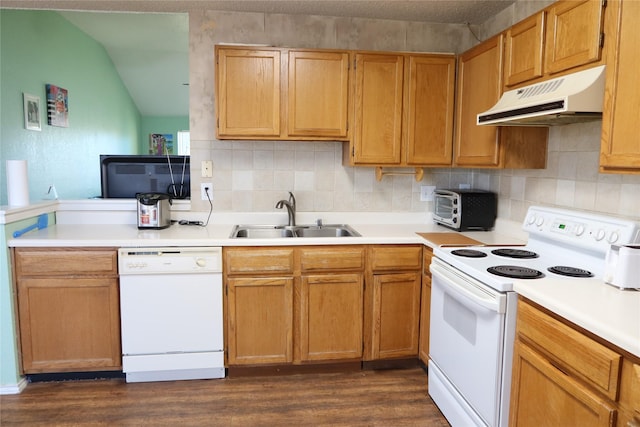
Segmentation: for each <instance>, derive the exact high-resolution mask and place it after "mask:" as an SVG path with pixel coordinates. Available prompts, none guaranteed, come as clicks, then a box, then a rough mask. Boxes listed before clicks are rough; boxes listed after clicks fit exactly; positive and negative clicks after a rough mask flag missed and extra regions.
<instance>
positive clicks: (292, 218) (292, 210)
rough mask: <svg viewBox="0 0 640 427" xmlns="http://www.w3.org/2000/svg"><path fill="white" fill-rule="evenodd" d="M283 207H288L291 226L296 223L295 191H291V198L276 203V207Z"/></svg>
mask: <svg viewBox="0 0 640 427" xmlns="http://www.w3.org/2000/svg"><path fill="white" fill-rule="evenodd" d="M283 207H286V208H287V213H288V214H289V226H290V227H293V226H295V225H296V198H295V197H294V196H293V193H292V192H291V191H289V200H288V201H287V200H280V201H278V203H276V209H282V208H283Z"/></svg>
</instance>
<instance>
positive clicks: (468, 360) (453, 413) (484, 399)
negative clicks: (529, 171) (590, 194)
mask: <svg viewBox="0 0 640 427" xmlns="http://www.w3.org/2000/svg"><path fill="white" fill-rule="evenodd" d="M523 228H524V230H525V231H527V232H528V233H529V240H528V242H527V244H526V245H525V246H511V247H497V246H471V247H462V248H461V247H458V248H453V247H438V248H435V249H434V258H433V260H432V264H431V273H432V294H431V318H430V321H431V323H430V341H429V351H430V353H429V379H428V381H429V394H430V395H431V397H432V399H433V400H434V402H435V403H436V405H438V407H439V408H440V410H441V411H442V413H443V414H444V416H445V417H446V418H447V420H448V421H449V422H450V423H451V424H452V425H453V426H454V427H456V426H464V427H467V426H502V427H506V426H507V425H508V422H509V395H510V388H511V368H512V358H513V344H514V337H515V326H516V301H517V296H516V294H515V292H513V283H514V281H520V280H533V281H544V280H554V281H558V280H602V281H603V274H604V269H605V257H606V253H607V251H608V249H609V247H610V246H611V244H614V243H615V244H623V243H633V242H636V241H638V239H639V237H640V231H639V227H638V225H637V224H636V223H634V222H632V221H626V220H622V219H619V218H612V217H606V216H600V215H592V214H587V213H584V212H575V211H568V210H560V209H553V208H545V207H535V206H533V207H531V208H529V211H528V213H527V216H526V218H525V221H524V224H523ZM602 283H603V284H602V286H608V285H606V284H604V281H603V282H602ZM621 292H623V291H621Z"/></svg>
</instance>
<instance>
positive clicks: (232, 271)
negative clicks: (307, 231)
mask: <svg viewBox="0 0 640 427" xmlns="http://www.w3.org/2000/svg"><path fill="white" fill-rule="evenodd" d="M222 254H223V257H224V269H225V272H226V274H227V275H237V274H293V272H294V268H295V257H294V248H292V247H277V248H263V247H242V248H223V250H222Z"/></svg>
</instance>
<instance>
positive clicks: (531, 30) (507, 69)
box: [504, 11, 546, 86]
mask: <svg viewBox="0 0 640 427" xmlns="http://www.w3.org/2000/svg"><path fill="white" fill-rule="evenodd" d="M545 15H546V12H545V11H542V12H538V13H537V14H535V15H532V16H530V17H528V18H527V19H524V20H522V21H520V22H518V23H517V24H515V25H514V26H512V27H511V28H509V29H508V30H507V32H506V34H505V60H504V84H505V86H513V85H516V84H518V83H522V82H526V81H528V80H532V79H535V78H538V77H542V62H543V59H544V24H545Z"/></svg>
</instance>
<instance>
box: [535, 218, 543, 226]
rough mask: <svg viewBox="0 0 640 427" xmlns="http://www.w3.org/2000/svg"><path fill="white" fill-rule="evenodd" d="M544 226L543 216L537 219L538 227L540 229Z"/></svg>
mask: <svg viewBox="0 0 640 427" xmlns="http://www.w3.org/2000/svg"><path fill="white" fill-rule="evenodd" d="M542 224H544V217H542V216H541V217H539V218H537V219H536V225H537V226H538V227H540V226H542Z"/></svg>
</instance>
